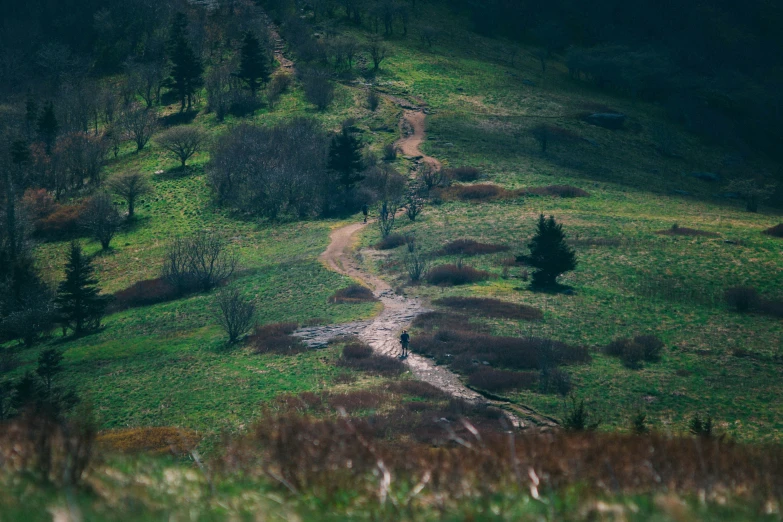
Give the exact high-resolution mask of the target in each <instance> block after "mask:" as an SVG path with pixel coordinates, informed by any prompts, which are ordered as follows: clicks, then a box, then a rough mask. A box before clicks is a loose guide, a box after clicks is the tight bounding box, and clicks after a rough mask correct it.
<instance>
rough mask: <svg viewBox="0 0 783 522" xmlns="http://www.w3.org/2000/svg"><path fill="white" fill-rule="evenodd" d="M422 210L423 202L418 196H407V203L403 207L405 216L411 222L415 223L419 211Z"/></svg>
mask: <svg viewBox="0 0 783 522" xmlns="http://www.w3.org/2000/svg"><path fill="white" fill-rule="evenodd" d="M423 209H424V200H423V199H421V198H420V197H418V196H409V197H408V203H407V204H406V205H405V214H406V215H407V216H408V219H410V220H411V221H416V218H417V217H419V214H421V211H422V210H423Z"/></svg>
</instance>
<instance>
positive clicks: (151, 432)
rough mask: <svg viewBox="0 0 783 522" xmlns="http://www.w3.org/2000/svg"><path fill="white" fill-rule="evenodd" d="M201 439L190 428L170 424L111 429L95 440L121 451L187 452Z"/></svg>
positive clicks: (176, 453)
mask: <svg viewBox="0 0 783 522" xmlns="http://www.w3.org/2000/svg"><path fill="white" fill-rule="evenodd" d="M200 441H201V435H200V434H199V433H198V432H195V431H192V430H186V429H183V428H174V427H170V426H160V427H146V428H129V429H124V430H111V431H108V432H105V433H101V434H100V435H98V438H97V439H96V442H97V443H98V445H100V446H106V447H108V448H111V449H112V450H114V451H120V452H123V453H153V454H158V455H161V454H164V453H174V454H175V455H183V454H188V453H189V452H190V451H191V450H193V448H195V447H196V446H197V445H198V443H199V442H200Z"/></svg>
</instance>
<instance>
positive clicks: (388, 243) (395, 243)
mask: <svg viewBox="0 0 783 522" xmlns="http://www.w3.org/2000/svg"><path fill="white" fill-rule="evenodd" d="M404 244H405V236H403V235H402V234H389V235H388V236H386V237H384V238H381V240H380V241H378V242H377V243H375V245H373V248H375V249H376V250H391V249H393V248H397V247H401V246H402V245H404Z"/></svg>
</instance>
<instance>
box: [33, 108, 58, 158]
mask: <svg viewBox="0 0 783 522" xmlns="http://www.w3.org/2000/svg"><path fill="white" fill-rule="evenodd" d="M59 130H60V123H59V122H58V121H57V116H56V115H55V114H54V104H53V103H52V102H49V103H47V104H46V105H44V109H43V112H41V115H40V116H39V117H38V135H39V136H40V137H41V139H42V140H43V142H44V143H45V144H46V153H47V154H51V153H52V145H54V141H55V140H56V139H57V132H58V131H59Z"/></svg>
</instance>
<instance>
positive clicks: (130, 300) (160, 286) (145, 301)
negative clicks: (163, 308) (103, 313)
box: [109, 277, 177, 311]
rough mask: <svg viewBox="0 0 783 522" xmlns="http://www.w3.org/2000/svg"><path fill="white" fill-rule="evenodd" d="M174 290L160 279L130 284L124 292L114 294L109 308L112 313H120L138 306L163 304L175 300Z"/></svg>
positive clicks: (175, 292) (175, 293)
mask: <svg viewBox="0 0 783 522" xmlns="http://www.w3.org/2000/svg"><path fill="white" fill-rule="evenodd" d="M176 297H177V291H176V288H174V287H173V286H171V285H170V284H169V283H168V282H167V281H165V280H164V279H163V278H162V277H158V278H156V279H145V280H144V281H139V282H137V283H134V284H132V285H131V286H129V287H128V288H126V289H124V290H120V291H119V292H115V293H114V299H112V302H111V304H110V305H109V307H110V308H111V309H112V310H114V311H122V310H126V309H128V308H135V307H138V306H149V305H153V304H158V303H165V302H166V301H171V300H173V299H176Z"/></svg>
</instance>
